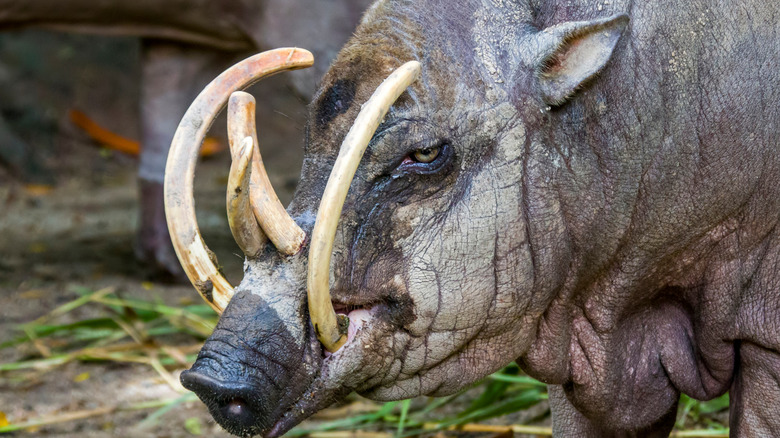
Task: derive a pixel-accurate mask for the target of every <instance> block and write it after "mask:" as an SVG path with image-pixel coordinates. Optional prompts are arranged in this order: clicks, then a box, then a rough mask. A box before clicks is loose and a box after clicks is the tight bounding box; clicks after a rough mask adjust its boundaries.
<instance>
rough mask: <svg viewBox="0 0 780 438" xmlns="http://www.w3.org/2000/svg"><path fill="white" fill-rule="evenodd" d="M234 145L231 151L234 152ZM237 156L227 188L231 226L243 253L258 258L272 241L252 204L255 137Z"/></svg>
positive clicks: (250, 139)
mask: <svg viewBox="0 0 780 438" xmlns="http://www.w3.org/2000/svg"><path fill="white" fill-rule="evenodd" d="M232 146H233V144H232V142H231V150H232ZM236 149H238V151H237V153H236V154H234V155H233V163H232V164H231V166H230V176H229V177H228V189H227V212H228V224H230V231H231V232H232V233H233V238H235V239H236V243H238V246H239V248H241V251H243V252H244V254H246V256H247V257H249V258H254V257H257V255H258V254H260V251H262V249H263V247H264V246H265V243H266V242H267V241H268V240H267V238H266V236H265V235H264V234H263V232H262V231H261V230H260V226H259V225H258V224H257V221H256V220H255V216H254V215H253V214H252V209H251V207H250V205H249V204H250V201H249V179H250V177H251V174H252V167H251V166H252V152H253V150H254V142H253V141H252V137H246V138H245V139H244V141H242V142H241V146H240V147H239V148H236Z"/></svg>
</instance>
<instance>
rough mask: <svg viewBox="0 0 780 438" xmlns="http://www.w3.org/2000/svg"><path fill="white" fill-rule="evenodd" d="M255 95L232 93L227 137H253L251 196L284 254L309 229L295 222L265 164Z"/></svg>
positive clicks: (232, 141) (296, 248) (236, 140)
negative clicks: (277, 194) (257, 127)
mask: <svg viewBox="0 0 780 438" xmlns="http://www.w3.org/2000/svg"><path fill="white" fill-rule="evenodd" d="M255 106H256V104H255V98H254V97H253V96H252V95H251V94H249V93H244V92H243V91H237V92H235V93H233V94H232V95H231V96H230V102H229V104H228V139H229V140H230V144H231V145H232V144H238V143H239V142H240V141H242V140H243V139H244V138H246V137H251V138H252V140H253V141H254V144H255V150H254V153H253V158H252V178H251V180H250V183H249V196H250V205H251V207H252V211H254V214H255V218H256V219H257V222H259V223H260V228H262V230H263V232H265V234H266V235H267V236H268V238H269V239H270V240H271V242H273V244H274V245H275V246H276V248H277V249H278V250H279V251H281V252H282V253H284V254H287V255H292V254H295V253H297V252H298V251H299V250H300V249H301V246H302V245H303V241H304V240H305V239H306V233H304V231H303V230H302V229H301V228H300V227H299V226H298V224H296V223H295V221H294V220H293V218H292V217H290V215H289V214H288V213H287V210H285V208H284V206H283V205H282V203H281V202H279V198H278V197H277V196H276V192H275V191H274V188H273V186H272V185H271V181H270V180H269V179H268V173H266V171H265V166H264V165H263V158H262V156H261V155H260V148H259V147H258V141H257V129H256V125H255Z"/></svg>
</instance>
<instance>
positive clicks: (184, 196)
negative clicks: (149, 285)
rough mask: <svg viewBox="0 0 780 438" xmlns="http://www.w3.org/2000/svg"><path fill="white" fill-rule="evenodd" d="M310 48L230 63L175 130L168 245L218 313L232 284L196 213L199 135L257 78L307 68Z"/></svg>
mask: <svg viewBox="0 0 780 438" xmlns="http://www.w3.org/2000/svg"><path fill="white" fill-rule="evenodd" d="M313 63H314V58H313V57H312V55H311V53H309V52H308V51H306V50H302V49H297V48H285V49H276V50H269V51H267V52H263V53H260V54H257V55H254V56H252V57H249V58H247V59H245V60H243V61H241V62H239V63H238V64H236V65H234V66H233V67H230V68H229V69H227V70H226V71H225V72H223V73H222V74H220V75H219V76H218V77H217V78H216V79H214V80H213V81H212V82H211V83H210V84H209V85H208V86H206V88H205V89H204V90H203V91H202V92H201V93H200V94H199V95H198V97H197V98H196V99H195V101H194V102H193V103H192V105H190V108H189V109H188V110H187V112H186V113H185V114H184V117H183V118H182V120H181V123H179V127H178V129H177V130H176V134H174V137H173V142H172V143H171V149H170V152H169V153H168V163H167V165H166V167H165V214H166V218H167V221H168V230H169V231H170V234H171V241H172V243H173V248H174V249H175V250H176V255H177V256H178V257H179V261H180V262H181V265H182V268H184V272H185V273H186V274H187V277H189V279H190V281H191V282H192V284H193V285H194V286H195V288H196V289H197V290H198V292H199V293H200V294H201V296H203V298H204V299H205V300H206V302H207V303H209V305H211V307H212V308H213V309H214V310H216V311H217V312H222V310H223V309H224V308H225V306H227V304H228V302H230V298H232V296H233V287H232V286H231V285H230V283H229V282H228V281H227V280H226V279H225V277H224V276H223V275H222V273H221V272H220V271H219V268H218V267H217V263H216V257H214V254H213V253H212V252H211V251H210V250H209V249H208V247H206V244H205V243H204V242H203V238H202V236H201V234H200V230H199V229H198V223H197V219H196V218H195V200H194V198H193V194H192V186H193V181H194V178H195V165H196V163H197V160H198V152H199V148H200V145H201V143H202V142H203V138H204V137H205V136H206V132H208V129H209V127H210V126H211V124H212V123H213V121H214V118H215V117H216V116H217V114H219V112H220V111H221V110H222V109H223V108H224V107H225V104H226V103H227V100H228V97H229V96H230V94H231V93H232V92H234V91H236V90H242V89H245V88H247V87H249V86H250V85H252V84H253V83H255V82H257V81H259V80H260V79H262V78H264V77H267V76H270V75H273V74H276V73H279V72H282V71H285V70H296V69H300V68H306V67H310V66H311V65H312V64H313Z"/></svg>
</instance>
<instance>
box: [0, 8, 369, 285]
mask: <svg viewBox="0 0 780 438" xmlns="http://www.w3.org/2000/svg"><path fill="white" fill-rule="evenodd" d="M370 4H371V0H331V1H314V2H312V1H310V0H250V1H233V0H226V1H211V0H114V1H110V2H106V1H97V0H68V1H67V2H63V1H62V0H26V1H19V0H0V29H13V28H17V27H28V26H37V27H44V28H50V29H56V30H65V31H72V32H86V33H97V34H109V35H131V36H141V37H144V38H146V40H145V43H144V46H143V56H142V78H141V81H142V82H141V96H140V99H139V100H140V113H141V117H140V120H141V143H142V145H143V148H142V150H141V156H140V163H139V169H138V178H139V190H140V198H141V205H140V211H141V221H140V222H141V224H140V229H139V235H138V245H137V247H136V253H137V255H138V257H139V258H140V259H143V260H148V261H151V262H152V263H154V264H156V265H157V266H158V267H160V268H162V269H164V270H165V271H168V272H171V273H175V274H177V275H181V276H182V277H183V271H182V270H181V268H180V266H179V263H178V261H177V259H176V255H175V254H174V252H173V247H172V246H171V243H170V237H169V236H168V227H167V225H166V223H165V211H164V208H163V190H162V181H163V175H164V173H165V162H166V159H167V156H168V148H169V147H170V145H171V140H172V139H173V133H174V132H175V131H176V127H177V126H178V124H179V120H181V117H182V115H183V114H184V111H185V110H186V109H187V107H188V106H189V104H190V102H192V99H193V98H194V97H195V96H196V95H197V93H198V92H199V91H200V90H201V89H202V88H203V86H205V85H206V84H207V83H208V82H209V81H210V80H211V78H212V77H213V76H214V75H216V74H217V73H219V72H220V71H221V70H223V69H225V68H227V67H228V66H229V65H230V64H231V63H232V62H235V61H236V60H237V59H240V58H241V57H243V56H244V55H243V54H244V53H250V52H251V53H253V52H259V51H262V50H266V49H269V48H275V47H289V46H297V47H305V48H307V49H309V50H310V51H311V52H312V53H313V54H314V55H315V65H314V67H313V68H311V69H308V70H302V71H299V72H295V73H293V76H292V82H293V84H294V86H295V87H296V89H297V90H298V91H299V92H300V93H301V94H302V95H303V96H306V98H307V99H308V97H309V96H311V95H312V94H313V93H314V91H315V88H316V85H317V81H318V80H319V78H321V77H322V75H323V74H324V73H325V71H326V70H327V68H328V66H329V65H330V62H331V61H332V60H333V58H335V56H336V53H337V52H338V49H339V48H340V47H341V46H342V45H343V44H344V43H345V42H346V41H347V39H348V38H349V36H350V35H351V34H352V31H353V30H354V27H355V25H356V24H357V23H358V21H359V19H360V17H361V15H362V13H363V11H365V9H366V8H367V7H368V6H369V5H370ZM237 56H238V58H237ZM4 128H5V126H4V125H3V124H2V122H0V133H5V134H6V138H8V139H10V140H13V139H15V138H16V137H15V136H14V135H13V131H12V130H7V129H6V130H4ZM10 140H8V141H10ZM18 149H21V150H24V149H25V148H24V147H23V146H21V147H20V148H18ZM0 157H2V156H1V155H0Z"/></svg>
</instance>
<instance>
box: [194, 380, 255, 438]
mask: <svg viewBox="0 0 780 438" xmlns="http://www.w3.org/2000/svg"><path fill="white" fill-rule="evenodd" d="M181 382H182V384H183V385H184V387H185V388H187V389H189V390H190V391H193V392H195V393H196V394H197V395H198V397H200V399H201V400H203V402H204V403H206V405H207V406H208V407H209V410H210V411H211V414H212V415H213V416H214V418H215V419H216V420H217V421H218V422H219V423H220V424H221V425H222V426H223V427H225V428H226V429H227V430H229V431H234V433H236V432H235V431H238V432H241V433H239V435H246V433H245V432H247V431H254V430H259V429H262V428H264V426H265V424H264V422H263V418H264V414H265V410H264V409H262V407H260V406H253V405H252V403H251V402H250V401H249V399H248V398H247V396H250V393H251V389H250V388H249V387H248V386H246V385H244V384H241V383H231V382H223V381H221V380H219V379H216V378H214V377H211V376H209V375H206V374H203V373H202V372H199V371H194V370H188V371H185V372H183V373H182V374H181Z"/></svg>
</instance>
